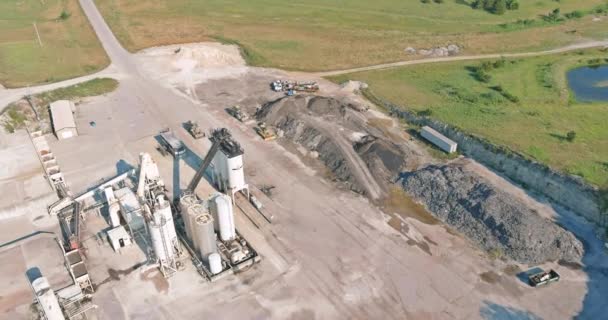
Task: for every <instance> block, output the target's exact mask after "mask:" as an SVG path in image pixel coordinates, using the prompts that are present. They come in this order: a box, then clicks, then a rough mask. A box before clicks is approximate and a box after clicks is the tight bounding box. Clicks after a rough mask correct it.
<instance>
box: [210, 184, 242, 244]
mask: <svg viewBox="0 0 608 320" xmlns="http://www.w3.org/2000/svg"><path fill="white" fill-rule="evenodd" d="M210 209H211V212H212V214H213V218H214V219H216V220H217V223H216V224H215V228H216V230H218V231H219V233H220V239H222V241H230V240H234V238H235V237H236V230H235V226H234V214H233V212H232V199H230V197H229V196H227V195H225V194H217V195H215V196H214V197H213V198H212V199H211V200H210Z"/></svg>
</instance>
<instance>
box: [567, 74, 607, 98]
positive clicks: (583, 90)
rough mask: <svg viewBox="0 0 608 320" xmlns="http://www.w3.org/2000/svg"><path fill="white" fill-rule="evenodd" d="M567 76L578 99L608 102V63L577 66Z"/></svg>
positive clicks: (569, 84)
mask: <svg viewBox="0 0 608 320" xmlns="http://www.w3.org/2000/svg"><path fill="white" fill-rule="evenodd" d="M566 77H567V78H568V86H569V87H570V90H572V92H574V96H575V98H576V100H577V101H581V102H592V101H606V102H608V85H607V84H608V65H602V66H590V67H580V68H576V69H573V70H570V71H569V72H568V73H567V75H566Z"/></svg>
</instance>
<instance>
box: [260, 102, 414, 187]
mask: <svg viewBox="0 0 608 320" xmlns="http://www.w3.org/2000/svg"><path fill="white" fill-rule="evenodd" d="M357 107H358V106H357V105H355V104H354V103H351V102H347V101H341V100H337V99H334V98H328V97H318V96H293V97H284V98H280V99H278V100H276V101H272V102H270V103H267V104H265V105H264V106H263V107H262V109H261V110H259V111H258V113H257V114H256V117H257V119H258V120H259V121H264V122H266V123H267V124H269V125H272V126H275V127H276V128H278V129H280V130H282V131H283V137H284V138H287V139H289V140H290V141H292V142H295V143H297V144H299V145H301V146H304V147H305V148H306V149H308V150H310V151H314V152H317V153H318V155H319V159H320V160H321V161H323V163H324V164H325V166H326V167H327V168H328V169H330V170H331V172H332V173H333V174H334V175H335V177H336V178H337V180H339V181H340V182H342V184H344V185H345V186H346V187H347V188H349V189H350V190H352V191H355V192H357V193H361V194H367V195H369V194H370V193H371V192H374V190H375V189H382V190H386V188H387V186H386V184H384V183H379V182H384V181H387V180H394V177H396V176H397V175H398V174H399V172H400V171H401V169H402V168H403V166H404V165H405V161H406V160H407V158H408V155H407V154H406V152H405V151H404V150H403V149H402V148H400V147H399V146H397V145H396V144H394V143H392V142H391V141H390V140H389V139H387V138H386V137H384V136H383V135H382V133H381V132H378V130H373V129H372V128H370V127H369V126H368V125H367V123H366V121H367V119H366V118H365V117H364V116H362V114H361V113H360V112H358V111H356V110H358V108H357ZM376 191H377V190H376Z"/></svg>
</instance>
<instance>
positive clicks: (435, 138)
mask: <svg viewBox="0 0 608 320" xmlns="http://www.w3.org/2000/svg"><path fill="white" fill-rule="evenodd" d="M420 135H421V136H422V137H423V138H425V139H426V140H428V141H430V142H431V143H433V144H434V145H436V146H437V147H439V149H441V150H443V151H445V152H447V153H452V152H456V148H457V147H458V144H457V143H456V142H454V141H452V140H450V139H448V138H447V137H446V136H444V135H442V134H441V133H439V132H437V131H436V130H435V129H433V128H431V127H429V126H424V127H422V130H420Z"/></svg>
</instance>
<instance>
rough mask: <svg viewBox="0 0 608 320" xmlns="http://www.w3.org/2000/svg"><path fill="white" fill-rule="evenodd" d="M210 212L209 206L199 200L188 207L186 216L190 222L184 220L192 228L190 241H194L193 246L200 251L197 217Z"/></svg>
mask: <svg viewBox="0 0 608 320" xmlns="http://www.w3.org/2000/svg"><path fill="white" fill-rule="evenodd" d="M207 213H209V211H208V210H207V207H205V206H204V205H203V203H202V202H198V203H195V204H193V205H191V206H190V208H188V210H187V212H186V218H187V221H188V222H184V223H187V224H188V226H189V228H190V238H189V239H190V241H191V242H192V246H193V248H194V250H195V251H197V252H198V251H199V240H198V234H197V232H196V217H198V216H199V215H201V214H207Z"/></svg>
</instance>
